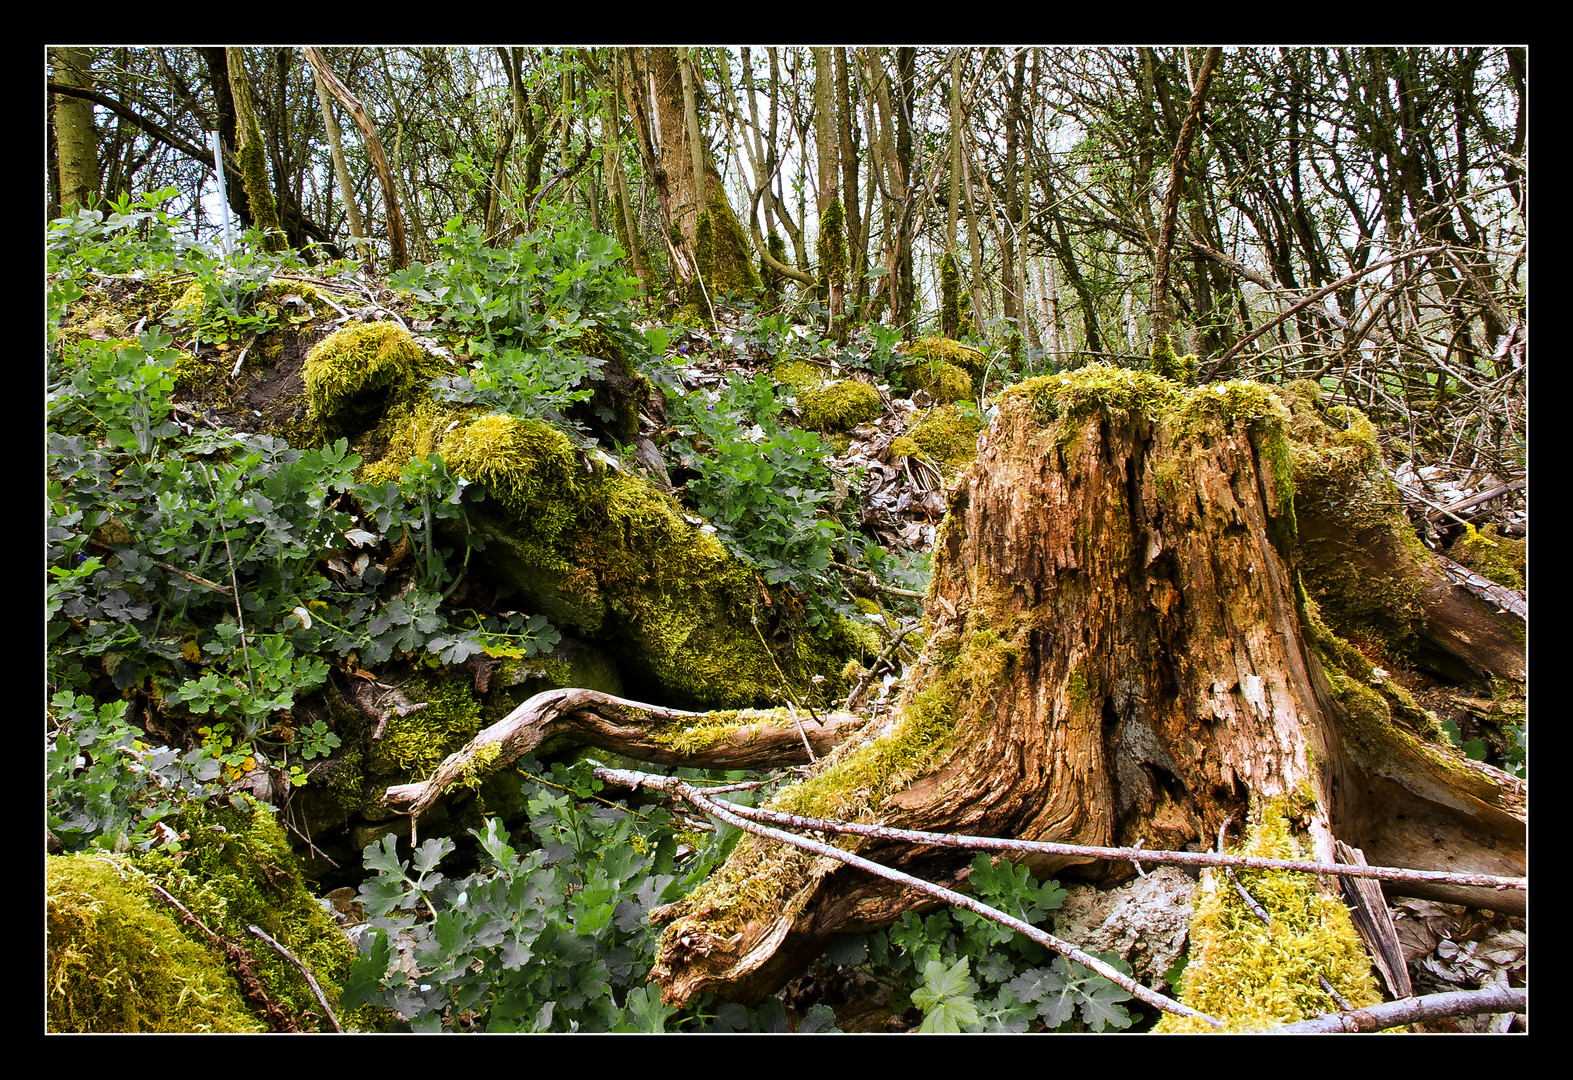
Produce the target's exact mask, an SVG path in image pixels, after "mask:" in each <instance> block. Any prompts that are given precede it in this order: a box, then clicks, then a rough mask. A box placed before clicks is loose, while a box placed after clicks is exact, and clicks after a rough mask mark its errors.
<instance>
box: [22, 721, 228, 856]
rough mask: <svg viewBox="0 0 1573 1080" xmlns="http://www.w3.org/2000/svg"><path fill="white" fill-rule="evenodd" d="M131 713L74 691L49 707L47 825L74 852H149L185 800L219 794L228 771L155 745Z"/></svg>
mask: <svg viewBox="0 0 1573 1080" xmlns="http://www.w3.org/2000/svg"><path fill="white" fill-rule="evenodd" d="M128 708H129V705H128V703H127V702H125V701H111V702H106V703H104V704H103V705H99V704H97V703H95V702H94V701H93V699H92V698H90V697H88V696H87V695H86V694H73V693H72V692H71V691H69V690H63V691H61V692H59V693H57V694H55V695H54V697H53V698H51V699H50V701H49V705H48V709H47V718H48V730H47V734H46V738H45V746H44V783H45V790H46V797H45V804H44V805H45V822H46V825H47V827H48V829H49V831H50V832H51V833H53V834H54V835H55V837H56V839H58V840H59V841H60V842H61V844H62V846H63V847H65V848H66V849H68V850H75V849H79V848H82V847H86V846H90V845H96V846H102V847H109V848H113V849H115V850H120V851H126V850H130V848H131V847H133V846H141V847H145V846H146V845H147V844H149V843H150V842H151V838H152V834H153V830H154V828H155V826H156V825H157V823H158V822H160V821H161V820H163V819H164V818H165V817H168V816H170V815H171V814H173V813H175V811H176V810H177V809H178V803H179V801H180V800H181V799H186V798H195V797H200V796H203V795H206V794H209V793H211V792H212V791H213V790H215V788H216V783H215V782H216V781H217V780H218V778H219V773H220V770H221V768H222V765H221V763H220V762H219V761H218V760H217V759H216V758H215V757H214V756H213V755H212V754H211V753H210V752H208V751H207V750H205V749H203V750H196V751H191V752H186V753H182V752H180V751H178V750H172V749H170V748H168V747H163V746H157V747H154V746H149V745H147V743H146V742H144V741H143V740H144V738H145V736H144V735H143V733H142V732H141V731H140V730H138V729H137V728H136V727H135V726H134V725H133V724H132V723H131V722H130V721H129V719H128V718H127V710H128Z"/></svg>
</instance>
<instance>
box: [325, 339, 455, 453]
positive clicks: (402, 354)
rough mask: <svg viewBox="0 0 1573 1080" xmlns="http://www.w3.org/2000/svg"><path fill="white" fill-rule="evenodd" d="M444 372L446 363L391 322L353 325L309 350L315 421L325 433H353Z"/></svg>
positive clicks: (369, 424)
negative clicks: (437, 359) (438, 359)
mask: <svg viewBox="0 0 1573 1080" xmlns="http://www.w3.org/2000/svg"><path fill="white" fill-rule="evenodd" d="M442 373H443V369H442V366H441V364H440V362H439V361H435V360H433V359H432V358H431V357H429V356H427V355H426V353H425V352H424V351H423V350H422V349H421V347H420V346H419V345H417V344H415V341H414V339H413V338H411V337H410V335H409V334H408V333H407V332H406V331H405V330H404V328H403V327H401V326H399V325H398V324H396V323H391V322H376V323H351V324H350V325H348V326H346V327H344V328H343V329H341V330H338V331H336V332H334V333H333V334H330V335H329V336H328V337H326V338H324V339H323V340H321V341H319V342H318V343H317V344H316V346H315V347H313V348H312V350H311V352H310V353H309V354H307V356H306V363H305V366H304V368H303V369H302V376H303V377H304V379H305V382H306V395H307V398H308V400H309V401H310V404H311V415H312V418H313V420H314V421H315V422H316V423H317V424H318V425H319V426H320V427H321V429H322V431H323V432H324V433H325V434H328V435H336V434H344V435H349V436H351V437H354V436H355V435H358V434H360V433H362V432H364V431H366V430H368V429H369V428H371V427H373V426H375V425H376V424H377V422H378V421H379V420H381V419H382V418H383V416H384V415H385V414H386V413H387V412H388V411H389V407H390V405H394V404H397V403H399V402H407V401H409V400H410V399H412V398H413V397H415V396H416V395H418V394H419V393H421V392H422V391H424V389H425V386H426V384H427V382H428V381H429V380H430V379H431V378H433V377H434V376H436V375H440V374H442Z"/></svg>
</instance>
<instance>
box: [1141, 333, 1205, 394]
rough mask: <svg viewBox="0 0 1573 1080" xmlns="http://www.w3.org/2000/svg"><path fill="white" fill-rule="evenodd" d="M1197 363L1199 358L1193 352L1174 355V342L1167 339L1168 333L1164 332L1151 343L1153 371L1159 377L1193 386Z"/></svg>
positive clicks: (1182, 384)
mask: <svg viewBox="0 0 1573 1080" xmlns="http://www.w3.org/2000/svg"><path fill="white" fill-rule="evenodd" d="M1199 363H1200V360H1199V358H1198V357H1197V356H1196V355H1195V354H1194V353H1187V354H1186V355H1185V356H1176V355H1175V354H1174V342H1173V341H1171V340H1170V339H1169V335H1168V334H1164V335H1163V336H1162V337H1160V338H1159V339H1158V340H1157V341H1156V342H1154V343H1153V347H1152V366H1153V373H1154V374H1156V375H1157V376H1158V377H1159V378H1160V379H1168V380H1169V381H1170V382H1174V383H1178V384H1179V385H1181V386H1195V385H1196V375H1197V366H1198V364H1199Z"/></svg>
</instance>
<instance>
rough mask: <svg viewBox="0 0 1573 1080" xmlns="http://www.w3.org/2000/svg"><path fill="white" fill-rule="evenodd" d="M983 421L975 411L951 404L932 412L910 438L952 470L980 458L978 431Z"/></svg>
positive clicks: (918, 446)
mask: <svg viewBox="0 0 1573 1080" xmlns="http://www.w3.org/2000/svg"><path fill="white" fill-rule="evenodd" d="M982 430H983V418H982V417H981V416H979V415H978V413H977V411H976V410H974V409H962V408H957V407H956V406H954V405H948V406H945V407H943V408H939V409H935V410H934V411H933V412H930V413H928V414H927V415H926V416H924V417H923V419H922V420H920V421H918V423H917V424H915V425H913V427H912V429H911V430H910V431H908V432H907V435H908V436H909V437H910V438H911V439H912V441H913V443H915V444H916V446H917V448H918V449H920V450H922V451H923V453H925V454H927V455H928V456H929V457H931V458H933V459H934V460H935V461H939V462H943V463H944V464H946V465H948V466H950V467H951V468H952V469H957V468H961V467H962V466H964V465H966V464H968V463H969V462H971V461H972V460H973V459H974V458H976V457H977V456H978V432H980V431H982Z"/></svg>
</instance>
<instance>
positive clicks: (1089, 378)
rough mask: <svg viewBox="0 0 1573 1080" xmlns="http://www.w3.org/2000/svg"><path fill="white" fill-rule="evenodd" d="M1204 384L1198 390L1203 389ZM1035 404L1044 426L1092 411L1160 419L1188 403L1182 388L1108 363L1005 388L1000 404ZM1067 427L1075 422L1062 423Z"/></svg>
mask: <svg viewBox="0 0 1573 1080" xmlns="http://www.w3.org/2000/svg"><path fill="white" fill-rule="evenodd" d="M1205 392H1206V388H1203V389H1202V390H1201V391H1198V393H1205ZM1022 398H1024V399H1026V400H1027V401H1028V402H1030V404H1031V409H1032V415H1033V419H1035V420H1036V421H1037V422H1038V423H1040V424H1045V425H1046V424H1050V423H1052V422H1054V421H1055V420H1070V421H1075V420H1080V419H1081V418H1083V417H1085V416H1089V415H1091V414H1092V413H1094V412H1100V411H1101V412H1119V413H1140V414H1143V415H1146V416H1151V417H1154V418H1159V417H1162V416H1163V415H1165V414H1166V413H1169V412H1171V411H1174V410H1176V409H1177V408H1178V407H1179V406H1180V405H1181V404H1182V402H1183V401H1184V398H1183V396H1182V394H1181V391H1180V388H1179V387H1177V386H1175V385H1174V383H1172V382H1170V381H1169V380H1167V379H1160V378H1158V377H1157V376H1156V375H1149V374H1147V373H1146V372H1142V371H1133V370H1131V369H1129V368H1121V367H1114V366H1112V365H1110V364H1088V365H1087V366H1086V367H1082V368H1078V369H1076V370H1075V371H1069V372H1063V373H1061V374H1059V375H1043V376H1040V377H1038V378H1036V379H1027V380H1026V381H1024V382H1021V383H1018V384H1017V385H1015V386H1013V387H1011V388H1010V389H1008V390H1006V391H1005V393H1004V394H1002V395H1001V396H1000V399H999V405H1000V407H1001V408H1004V407H1005V405H1006V403H1007V402H1008V401H1011V400H1016V399H1022ZM1064 427H1065V429H1066V430H1067V431H1068V430H1070V428H1071V427H1072V425H1070V424H1067V425H1064Z"/></svg>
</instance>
